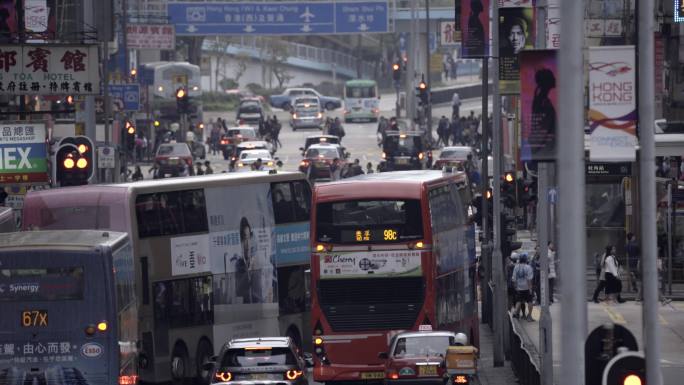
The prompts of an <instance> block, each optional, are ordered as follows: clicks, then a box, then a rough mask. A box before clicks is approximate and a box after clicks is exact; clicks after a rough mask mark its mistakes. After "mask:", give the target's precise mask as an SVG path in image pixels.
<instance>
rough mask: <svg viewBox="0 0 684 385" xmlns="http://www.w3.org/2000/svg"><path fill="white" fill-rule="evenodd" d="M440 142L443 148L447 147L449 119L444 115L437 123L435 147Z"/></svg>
mask: <svg viewBox="0 0 684 385" xmlns="http://www.w3.org/2000/svg"><path fill="white" fill-rule="evenodd" d="M440 142H441V143H442V144H443V145H444V146H448V145H449V119H447V117H446V116H444V115H442V117H441V118H440V119H439V123H437V146H439V143H440Z"/></svg>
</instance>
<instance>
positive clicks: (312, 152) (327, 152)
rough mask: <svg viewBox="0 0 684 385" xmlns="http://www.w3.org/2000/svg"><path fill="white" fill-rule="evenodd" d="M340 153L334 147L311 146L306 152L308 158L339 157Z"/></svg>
mask: <svg viewBox="0 0 684 385" xmlns="http://www.w3.org/2000/svg"><path fill="white" fill-rule="evenodd" d="M339 156H340V154H339V153H338V152H337V149H336V148H334V147H332V148H320V147H318V148H310V149H309V150H308V151H307V152H306V157H307V158H308V159H314V158H329V159H333V158H339Z"/></svg>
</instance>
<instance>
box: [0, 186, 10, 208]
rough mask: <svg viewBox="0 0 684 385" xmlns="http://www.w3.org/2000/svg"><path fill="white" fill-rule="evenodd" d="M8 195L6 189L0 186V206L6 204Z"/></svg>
mask: <svg viewBox="0 0 684 385" xmlns="http://www.w3.org/2000/svg"><path fill="white" fill-rule="evenodd" d="M8 195H9V194H7V191H5V188H4V187H0V206H3V207H4V206H5V205H6V201H7V196H8Z"/></svg>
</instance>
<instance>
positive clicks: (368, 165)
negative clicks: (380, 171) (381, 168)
mask: <svg viewBox="0 0 684 385" xmlns="http://www.w3.org/2000/svg"><path fill="white" fill-rule="evenodd" d="M373 172H374V171H373V163H371V162H368V163H366V174H373Z"/></svg>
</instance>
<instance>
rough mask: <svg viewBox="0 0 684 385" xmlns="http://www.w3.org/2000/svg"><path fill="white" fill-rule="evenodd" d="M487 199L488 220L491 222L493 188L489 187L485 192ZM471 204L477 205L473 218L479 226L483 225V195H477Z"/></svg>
mask: <svg viewBox="0 0 684 385" xmlns="http://www.w3.org/2000/svg"><path fill="white" fill-rule="evenodd" d="M485 199H486V200H487V220H488V221H489V223H492V213H493V206H494V205H493V204H492V191H491V189H487V191H486V192H485ZM471 205H473V207H475V209H476V212H475V214H473V216H472V218H471V220H472V221H473V222H475V223H477V225H478V226H479V227H482V218H483V215H482V213H483V209H482V195H477V196H476V197H475V198H474V199H473V201H472V202H471Z"/></svg>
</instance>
